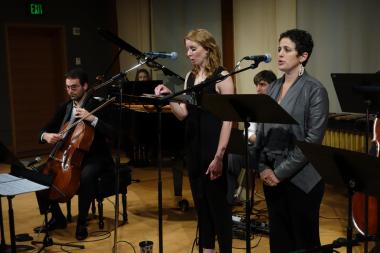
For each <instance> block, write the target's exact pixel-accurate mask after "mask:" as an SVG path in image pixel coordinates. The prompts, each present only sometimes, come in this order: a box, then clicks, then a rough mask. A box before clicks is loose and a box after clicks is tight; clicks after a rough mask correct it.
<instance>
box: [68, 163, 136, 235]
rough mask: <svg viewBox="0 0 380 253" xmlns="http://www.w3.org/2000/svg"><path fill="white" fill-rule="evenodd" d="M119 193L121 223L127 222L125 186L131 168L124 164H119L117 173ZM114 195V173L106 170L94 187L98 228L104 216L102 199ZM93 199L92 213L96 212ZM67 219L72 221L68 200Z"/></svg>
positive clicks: (129, 182)
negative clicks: (120, 199) (121, 210)
mask: <svg viewBox="0 0 380 253" xmlns="http://www.w3.org/2000/svg"><path fill="white" fill-rule="evenodd" d="M119 175H120V176H119V178H120V179H119V182H120V187H119V194H122V207H123V224H125V223H127V222H128V214H127V187H128V185H130V184H131V181H132V177H131V168H130V167H128V166H126V165H121V166H120V173H119ZM113 195H115V173H114V171H113V170H107V171H106V172H104V174H102V175H101V176H99V178H98V182H97V187H96V195H95V200H96V201H97V202H98V213H99V216H98V218H99V221H98V224H99V228H100V229H103V228H104V217H103V200H104V199H105V198H108V197H110V196H113ZM95 200H93V201H92V206H91V212H92V214H93V215H95V213H96V206H95ZM66 205H67V221H69V222H71V221H72V215H71V201H70V200H69V201H68V202H67V203H66Z"/></svg>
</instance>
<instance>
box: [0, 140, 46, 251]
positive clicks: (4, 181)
mask: <svg viewBox="0 0 380 253" xmlns="http://www.w3.org/2000/svg"><path fill="white" fill-rule="evenodd" d="M0 162H1V163H4V164H9V165H11V171H10V174H8V173H1V174H0V226H1V228H0V229H1V230H0V232H1V244H0V252H9V247H8V246H7V245H6V244H5V238H4V227H3V212H2V207H1V197H7V199H8V216H9V231H10V232H9V233H10V240H11V248H10V250H11V252H16V250H17V248H20V249H24V250H25V249H33V247H32V246H26V245H16V235H15V224H14V211H13V206H12V199H13V198H14V197H15V196H16V195H19V194H23V193H28V192H36V191H40V190H45V189H48V188H49V187H48V185H50V184H51V179H52V178H51V177H49V176H41V175H37V174H38V173H37V172H35V171H31V170H28V169H26V168H25V167H24V165H23V164H22V163H21V162H20V161H19V160H18V159H17V158H16V157H15V156H14V155H13V154H12V152H10V151H9V150H8V149H7V147H6V146H5V145H4V144H3V143H2V142H1V141H0Z"/></svg>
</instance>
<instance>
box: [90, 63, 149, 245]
mask: <svg viewBox="0 0 380 253" xmlns="http://www.w3.org/2000/svg"><path fill="white" fill-rule="evenodd" d="M146 62H147V59H143V60H140V61H139V63H138V64H137V65H135V66H133V67H132V68H130V69H127V70H125V71H124V72H120V73H119V74H117V75H115V76H113V77H111V78H110V79H109V80H107V81H105V82H103V83H101V84H99V85H97V86H96V87H95V88H94V90H97V89H100V88H102V87H105V86H108V85H110V84H111V83H113V82H115V81H117V80H120V79H122V80H124V79H125V78H124V77H125V75H126V74H127V73H129V72H130V71H132V70H134V69H137V68H138V67H140V66H141V65H144V64H145V63H146ZM123 86H124V82H122V83H120V84H119V85H118V88H119V96H120V98H119V99H120V100H119V108H118V109H119V119H118V121H119V127H118V131H117V136H118V138H117V141H116V154H115V221H114V227H115V232H114V242H113V250H112V251H113V252H114V253H117V228H118V226H119V187H120V186H119V184H120V183H119V182H120V180H119V173H120V146H121V133H122V121H123V114H122V113H123Z"/></svg>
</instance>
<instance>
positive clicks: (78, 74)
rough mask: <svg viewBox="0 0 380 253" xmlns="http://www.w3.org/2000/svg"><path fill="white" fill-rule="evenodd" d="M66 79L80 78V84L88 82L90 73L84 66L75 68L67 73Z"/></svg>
mask: <svg viewBox="0 0 380 253" xmlns="http://www.w3.org/2000/svg"><path fill="white" fill-rule="evenodd" d="M65 78H66V79H79V83H80V85H82V86H83V85H84V84H85V83H88V75H87V73H86V72H85V71H84V70H83V69H82V68H73V69H71V70H69V71H68V72H67V73H66V74H65Z"/></svg>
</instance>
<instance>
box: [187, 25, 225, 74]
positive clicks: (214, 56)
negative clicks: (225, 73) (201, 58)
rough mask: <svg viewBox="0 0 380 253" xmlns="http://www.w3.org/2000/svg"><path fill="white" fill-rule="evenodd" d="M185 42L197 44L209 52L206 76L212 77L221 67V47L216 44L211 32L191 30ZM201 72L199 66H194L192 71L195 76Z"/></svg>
mask: <svg viewBox="0 0 380 253" xmlns="http://www.w3.org/2000/svg"><path fill="white" fill-rule="evenodd" d="M184 40H185V42H186V40H191V41H193V42H196V43H198V44H199V45H201V46H202V47H203V48H204V49H205V50H206V51H207V52H208V57H207V63H206V65H205V74H206V76H207V77H209V76H211V75H212V74H213V73H214V72H215V70H216V69H217V68H218V67H219V66H221V60H220V49H219V46H218V45H217V44H216V41H215V39H214V37H213V36H212V34H211V33H210V32H209V31H207V30H206V29H194V30H191V31H190V32H189V33H188V34H187V35H186V37H185V39H184ZM199 71H200V67H199V66H193V69H192V70H191V72H192V73H193V74H194V75H195V76H196V75H197V74H198V73H199Z"/></svg>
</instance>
